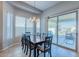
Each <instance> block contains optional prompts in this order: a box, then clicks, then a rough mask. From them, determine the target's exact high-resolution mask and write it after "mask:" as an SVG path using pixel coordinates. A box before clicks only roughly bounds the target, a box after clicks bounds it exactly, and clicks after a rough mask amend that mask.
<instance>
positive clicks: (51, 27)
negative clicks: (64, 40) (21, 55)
mask: <svg viewBox="0 0 79 59" xmlns="http://www.w3.org/2000/svg"><path fill="white" fill-rule="evenodd" d="M48 32H51V33H52V35H53V39H52V43H57V17H54V18H50V19H49V20H48Z"/></svg>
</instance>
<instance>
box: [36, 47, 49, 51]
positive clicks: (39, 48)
mask: <svg viewBox="0 0 79 59" xmlns="http://www.w3.org/2000/svg"><path fill="white" fill-rule="evenodd" d="M49 49H50V47H46V48H44V47H40V46H38V47H37V50H40V51H42V52H44V51H48V50H49Z"/></svg>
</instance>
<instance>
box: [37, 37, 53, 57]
mask: <svg viewBox="0 0 79 59" xmlns="http://www.w3.org/2000/svg"><path fill="white" fill-rule="evenodd" d="M51 40H52V37H51V36H50V37H48V36H46V37H45V42H44V45H43V46H38V48H37V57H38V56H39V52H40V51H41V52H43V53H44V57H45V56H46V55H45V54H46V52H48V53H50V57H51V56H52V55H51Z"/></svg>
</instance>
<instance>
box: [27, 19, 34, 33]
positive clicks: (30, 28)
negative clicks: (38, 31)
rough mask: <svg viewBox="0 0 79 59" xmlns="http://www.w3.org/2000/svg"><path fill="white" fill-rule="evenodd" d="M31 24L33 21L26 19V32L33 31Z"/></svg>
mask: <svg viewBox="0 0 79 59" xmlns="http://www.w3.org/2000/svg"><path fill="white" fill-rule="evenodd" d="M33 25H34V23H33V22H32V21H31V20H29V19H27V20H26V32H30V33H31V34H33V31H34V30H33Z"/></svg>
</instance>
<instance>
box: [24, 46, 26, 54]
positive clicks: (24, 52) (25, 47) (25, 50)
mask: <svg viewBox="0 0 79 59" xmlns="http://www.w3.org/2000/svg"><path fill="white" fill-rule="evenodd" d="M25 52H26V45H25V46H24V53H25Z"/></svg>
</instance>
